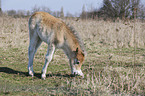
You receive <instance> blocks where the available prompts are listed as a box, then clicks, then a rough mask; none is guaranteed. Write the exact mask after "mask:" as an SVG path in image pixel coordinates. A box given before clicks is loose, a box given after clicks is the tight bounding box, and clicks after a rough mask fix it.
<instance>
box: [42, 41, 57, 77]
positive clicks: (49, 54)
mask: <svg viewBox="0 0 145 96" xmlns="http://www.w3.org/2000/svg"><path fill="white" fill-rule="evenodd" d="M54 51H55V45H53V44H52V45H48V49H47V54H46V57H45V64H44V66H43V69H42V75H41V78H42V79H45V78H46V72H47V67H48V65H49V63H50V61H51V60H52V57H53V54H54Z"/></svg>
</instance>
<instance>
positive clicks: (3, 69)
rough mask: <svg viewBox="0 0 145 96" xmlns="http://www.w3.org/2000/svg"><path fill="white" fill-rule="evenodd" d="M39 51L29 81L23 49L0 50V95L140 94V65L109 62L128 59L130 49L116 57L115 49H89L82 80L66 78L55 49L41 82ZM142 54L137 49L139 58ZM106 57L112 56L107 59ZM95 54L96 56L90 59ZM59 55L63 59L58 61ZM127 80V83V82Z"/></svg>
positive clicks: (66, 68)
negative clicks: (118, 58)
mask: <svg viewBox="0 0 145 96" xmlns="http://www.w3.org/2000/svg"><path fill="white" fill-rule="evenodd" d="M42 47H43V46H42ZM42 49H43V48H42ZM42 49H41V48H40V50H38V52H37V53H36V56H35V59H34V71H35V76H34V77H33V78H32V77H30V76H28V73H27V62H28V57H27V54H28V53H27V48H26V47H24V48H7V49H4V48H0V52H1V55H0V81H1V82H0V85H1V86H0V94H1V95H25V94H27V95H82V94H83V95H93V94H94V95H95V94H100V95H101V94H103V95H111V94H124V95H126V94H140V95H142V94H144V92H143V90H144V87H143V86H144V83H143V82H144V81H142V80H144V71H142V70H143V67H144V63H142V61H138V60H137V61H136V64H135V65H133V64H132V59H131V61H126V60H124V59H122V61H116V60H115V59H113V58H115V56H121V57H122V56H125V57H128V56H130V55H132V54H133V53H132V52H130V51H132V49H129V48H128V49H118V50H123V52H122V54H124V53H127V54H126V55H122V54H119V53H121V52H120V51H118V50H117V49H113V50H112V49H106V50H104V51H103V50H102V49H101V50H100V48H99V47H98V49H96V50H97V51H94V52H92V51H93V50H90V51H91V52H92V53H90V54H88V56H87V59H86V61H85V62H84V64H83V66H82V70H83V72H84V74H85V78H84V79H82V78H81V77H79V76H77V77H71V76H70V75H69V74H70V67H69V64H68V60H67V57H66V56H65V55H64V53H63V52H62V51H60V50H58V51H57V52H56V53H55V55H54V58H53V60H52V62H51V63H50V65H49V66H48V72H47V78H46V80H41V70H42V67H43V65H44V60H45V59H44V58H45V53H46V51H44V50H45V49H46V48H44V50H42ZM143 51H144V50H138V53H139V56H140V55H142V52H143ZM98 52H99V53H100V54H98ZM96 54H97V55H96ZM108 54H113V55H112V58H111V59H109V57H108V56H109V55H108ZM95 55H96V57H94V58H93V56H95ZM60 56H62V57H63V59H60ZM89 56H92V57H91V58H90V57H89ZM123 60H124V61H123ZM127 62H128V63H127ZM127 78H128V79H129V80H131V81H127V80H128V79H127ZM138 78H140V80H139V79H138ZM132 79H133V80H132ZM138 80H139V81H138ZM128 84H129V85H128ZM141 84H143V85H141ZM137 88H139V90H140V91H139V90H138V89H137Z"/></svg>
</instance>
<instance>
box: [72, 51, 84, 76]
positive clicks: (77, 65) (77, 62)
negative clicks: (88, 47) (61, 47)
mask: <svg viewBox="0 0 145 96" xmlns="http://www.w3.org/2000/svg"><path fill="white" fill-rule="evenodd" d="M84 59H85V55H84V53H83V52H82V50H80V49H78V48H77V49H76V51H73V54H72V57H71V64H72V68H73V69H72V74H77V75H81V76H83V77H84V74H83V73H82V71H81V66H82V63H83V61H84Z"/></svg>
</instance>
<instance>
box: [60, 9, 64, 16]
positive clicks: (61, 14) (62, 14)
mask: <svg viewBox="0 0 145 96" xmlns="http://www.w3.org/2000/svg"><path fill="white" fill-rule="evenodd" d="M60 17H61V18H64V12H63V7H61V11H60Z"/></svg>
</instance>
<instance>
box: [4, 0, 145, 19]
mask: <svg viewBox="0 0 145 96" xmlns="http://www.w3.org/2000/svg"><path fill="white" fill-rule="evenodd" d="M96 3H97V2H96ZM91 7H92V6H91ZM37 11H45V12H48V13H49V14H51V15H53V16H55V17H61V18H64V17H68V18H72V17H78V15H72V14H71V13H69V12H68V13H66V14H65V15H64V12H63V7H62V8H61V9H60V11H51V10H50V9H49V8H48V7H45V6H42V7H38V6H34V7H33V8H32V9H31V11H25V10H18V11H16V10H8V11H5V12H1V13H3V14H6V15H9V16H13V17H27V16H30V15H32V14H33V13H34V12H37ZM79 17H80V18H81V19H99V20H100V19H104V20H105V19H113V20H114V19H117V18H119V19H125V18H128V19H134V18H138V19H142V20H144V19H145V6H144V5H143V4H141V1H140V0H103V6H102V7H101V8H100V9H95V8H91V10H85V6H83V7H82V13H81V14H80V15H79Z"/></svg>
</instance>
